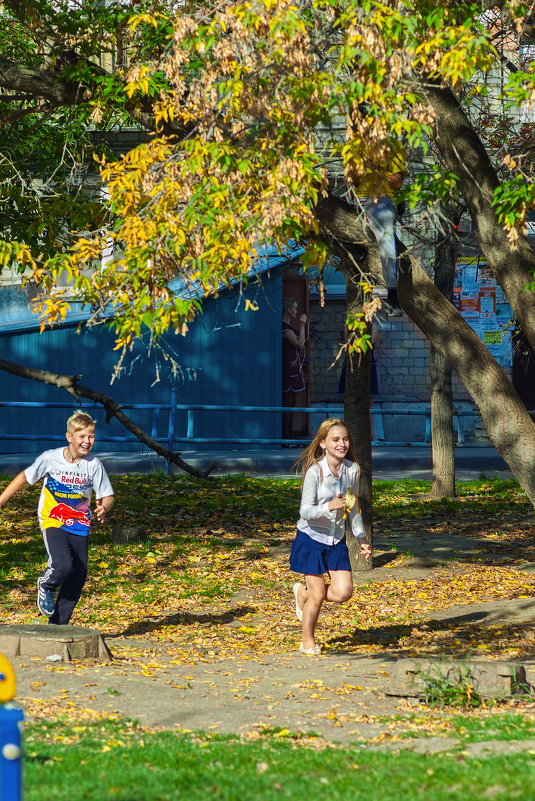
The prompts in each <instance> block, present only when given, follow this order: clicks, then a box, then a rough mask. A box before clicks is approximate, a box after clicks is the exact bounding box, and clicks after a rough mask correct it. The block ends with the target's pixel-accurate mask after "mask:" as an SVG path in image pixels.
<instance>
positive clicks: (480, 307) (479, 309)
mask: <svg viewBox="0 0 535 801" xmlns="http://www.w3.org/2000/svg"><path fill="white" fill-rule="evenodd" d="M453 302H454V305H455V306H456V307H457V308H458V309H459V311H460V313H461V315H462V316H463V317H464V319H465V320H466V322H467V323H468V325H470V326H471V328H473V329H474V331H475V332H476V334H477V335H478V336H479V338H480V339H481V340H482V342H484V343H485V345H486V346H487V348H488V349H489V351H490V352H491V353H492V355H493V356H494V358H495V359H496V361H497V362H498V364H499V365H500V366H501V367H505V368H508V367H509V368H510V367H512V364H513V347H512V342H511V329H510V328H509V327H508V323H509V321H510V319H511V317H512V314H513V311H512V309H511V306H510V305H509V303H508V302H507V298H506V297H505V295H504V292H503V290H502V288H501V287H500V285H499V284H498V283H497V281H496V279H495V278H494V276H493V274H492V271H491V270H490V268H489V267H488V266H487V264H486V263H485V262H481V261H479V259H478V258H477V257H475V258H473V259H471V258H463V259H462V260H459V261H458V262H457V265H456V268H455V285H454V290H453Z"/></svg>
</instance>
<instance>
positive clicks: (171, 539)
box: [0, 473, 535, 674]
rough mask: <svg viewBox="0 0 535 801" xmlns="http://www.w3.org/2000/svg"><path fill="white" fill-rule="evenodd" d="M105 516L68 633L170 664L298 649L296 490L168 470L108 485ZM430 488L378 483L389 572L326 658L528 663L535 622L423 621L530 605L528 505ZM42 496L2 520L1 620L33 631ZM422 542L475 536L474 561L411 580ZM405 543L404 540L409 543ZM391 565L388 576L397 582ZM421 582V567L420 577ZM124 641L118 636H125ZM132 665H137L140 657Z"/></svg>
mask: <svg viewBox="0 0 535 801" xmlns="http://www.w3.org/2000/svg"><path fill="white" fill-rule="evenodd" d="M113 483H114V487H115V490H116V493H117V502H116V507H115V511H114V513H113V518H112V519H110V521H108V523H107V524H106V525H105V526H104V527H102V528H97V527H95V529H94V531H93V532H92V534H91V540H92V544H91V547H90V563H89V579H88V582H87V584H86V587H85V590H84V594H83V597H82V600H81V602H80V604H79V606H78V608H77V610H76V612H75V617H74V618H73V621H72V622H73V623H75V624H78V625H83V626H90V627H97V628H99V629H100V630H101V631H103V632H105V633H106V634H107V635H108V636H109V637H110V638H113V637H115V638H118V639H117V644H116V645H115V644H114V642H113V639H110V640H109V642H110V645H111V647H112V649H113V651H114V655H116V656H119V657H123V658H124V659H129V660H130V664H134V663H136V664H139V666H140V669H141V670H142V671H143V672H145V673H146V672H147V671H148V672H149V674H150V671H155V670H157V669H158V660H157V659H156V660H155V661H154V662H152V663H151V662H150V660H149V661H147V660H144V661H143V660H141V657H139V654H140V653H141V651H140V649H138V650H136V648H135V647H130V646H128V645H127V642H128V638H129V637H130V638H134V639H136V640H139V639H147V640H150V641H152V642H156V643H158V644H159V645H160V646H163V645H165V647H166V648H167V657H168V658H171V659H172V660H176V663H180V664H188V663H192V664H193V663H196V662H199V661H206V662H211V661H215V660H219V659H221V658H229V657H230V658H232V657H236V656H239V657H241V658H243V657H245V658H246V657H247V656H248V655H250V656H253V655H262V654H269V653H277V654H280V653H291V652H293V651H294V650H295V648H296V647H297V645H298V643H299V634H300V632H299V629H298V626H297V622H296V620H295V615H294V609H293V603H292V602H291V599H292V594H291V586H292V583H293V582H294V581H295V575H294V574H292V573H291V572H290V570H289V567H288V554H289V550H290V544H291V540H292V538H293V535H294V530H295V519H296V516H297V511H298V506H299V491H300V487H299V481H298V480H297V479H294V478H285V479H266V478H247V477H244V476H234V477H217V478H212V479H210V480H209V481H201V480H197V479H193V478H191V477H180V478H178V479H176V478H172V477H169V476H166V475H165V474H163V473H161V474H153V475H148V476H142V475H130V476H116V477H114V479H113ZM429 488H430V485H429V483H428V482H423V481H420V482H415V481H406V482H377V483H376V486H375V521H376V522H375V529H376V538H377V540H378V541H380V542H381V543H382V550H381V551H378V550H376V552H375V556H374V558H375V564H376V565H378V566H381V565H382V566H383V567H384V568H385V569H383V570H382V571H381V577H380V578H376V576H375V575H374V573H372V574H370V576H371V577H370V578H369V579H368V577H366V580H365V581H364V582H363V583H361V582H359V583H358V584H357V587H356V590H355V593H354V596H353V598H352V600H351V601H350V602H348V603H347V604H344V605H343V606H326V607H325V608H324V611H323V612H322V615H321V618H320V624H319V628H318V635H319V640H320V642H321V643H322V645H323V648H324V650H326V651H331V652H336V651H339V652H351V653H362V654H367V653H383V654H385V656H386V655H388V656H409V655H410V656H437V655H440V656H443V655H444V656H445V655H447V656H453V657H468V656H472V655H484V656H485V657H489V656H490V657H502V658H504V657H517V656H518V657H521V658H527V657H530V656H532V655H533V652H534V649H535V645H534V642H533V639H534V638H535V625H531V624H524V623H522V624H520V623H515V624H513V623H511V624H500V625H489V626H484V627H483V626H479V625H476V624H474V623H471V622H465V623H456V624H455V625H454V624H452V623H451V622H448V621H447V620H434V619H431V618H430V617H429V615H430V614H432V613H433V612H436V611H437V610H444V609H447V608H448V607H452V606H463V605H465V604H473V603H478V602H484V601H491V600H495V599H496V600H498V599H511V598H526V599H529V598H531V597H532V595H533V582H532V577H531V575H530V573H529V567H530V563H531V562H532V561H535V559H534V555H535V554H534V544H533V541H532V525H533V517H532V511H531V510H530V504H529V501H528V499H527V498H526V496H525V494H524V493H523V492H521V491H520V490H519V488H518V485H517V484H516V482H515V481H513V480H510V481H488V480H480V481H475V482H462V483H460V484H459V485H458V497H457V498H456V499H441V500H437V499H431V498H430V497H429V496H428V495H427V494H426V493H428V491H429ZM37 496H38V489H37V488H35V487H33V488H27V489H26V490H25V491H23V492H21V493H19V494H18V495H17V496H15V497H14V498H13V499H12V501H11V502H10V504H9V505H8V507H6V508H5V509H4V511H3V515H2V517H1V522H0V526H1V528H0V531H1V538H0V565H1V567H0V589H1V591H2V596H3V598H4V601H5V603H4V609H5V612H4V618H3V619H4V622H6V623H29V622H32V621H33V622H35V621H36V620H38V619H39V618H37V617H36V610H35V597H34V596H35V589H34V588H35V580H36V577H37V575H38V573H39V572H40V570H42V569H43V566H44V551H43V545H42V541H41V538H40V534H39V531H38V528H37V524H36V520H35V512H34V510H35V507H36V503H37ZM118 524H121V525H128V524H135V525H140V524H141V525H143V527H145V528H146V531H147V533H148V534H149V539H148V541H147V542H139V543H134V544H128V545H120V546H119V545H113V544H112V543H111V536H110V534H111V527H112V525H118ZM400 532H404V533H405V534H407V535H410V537H411V538H413V541H414V543H415V544H416V543H417V542H418V541H419V540H421V539H422V538H425V537H426V536H429V535H431V534H435V535H436V534H440V533H442V532H447V534H448V535H449V536H450V537H451V536H455V535H458V536H459V542H460V543H462V542H463V541H464V540H465V538H467V537H468V538H476V543H475V544H476V545H477V547H476V548H474V549H472V550H471V551H470V552H469V553H468V552H464V553H463V551H462V550H461V549H460V550H459V552H457V553H455V552H453V553H452V555H451V558H450V559H449V560H448V562H447V563H442V564H440V565H437V566H436V567H434V568H432V569H429V570H427V571H425V572H424V574H422V575H421V577H411V575H412V574H411V572H410V570H409V571H408V572H404V571H403V568H404V567H407V568H409V567H410V566H411V563H412V555H411V552H410V551H408V550H407V551H405V552H400V551H399V550H398V549H396V547H395V546H393V549H392V550H389V547H388V542H389V538H391V539H392V542H393V543H394V540H395V537H396V535H397V534H399V533H400ZM404 542H406V540H404ZM390 570H392V577H391V578H390V577H389V575H390ZM413 572H414V571H413ZM125 638H126V639H125ZM138 657H139V658H138Z"/></svg>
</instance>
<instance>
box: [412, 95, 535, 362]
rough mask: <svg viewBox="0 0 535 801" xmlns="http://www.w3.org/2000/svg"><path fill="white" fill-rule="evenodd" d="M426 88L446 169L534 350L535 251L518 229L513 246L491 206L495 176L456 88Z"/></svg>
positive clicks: (496, 180) (497, 183)
mask: <svg viewBox="0 0 535 801" xmlns="http://www.w3.org/2000/svg"><path fill="white" fill-rule="evenodd" d="M426 93H427V96H428V99H429V101H430V103H431V104H432V106H433V108H434V110H435V113H436V118H437V119H436V136H435V137H434V139H435V142H436V144H437V147H438V148H439V150H440V153H441V155H442V158H443V159H444V161H445V163H446V166H447V168H448V169H449V170H451V171H452V172H454V173H455V174H456V175H457V176H458V177H459V187H460V190H461V192H462V194H463V197H464V199H465V201H466V205H467V207H468V211H469V213H470V217H471V219H472V222H473V223H474V225H475V227H476V231H477V238H478V241H479V245H480V247H481V250H482V251H483V253H484V254H485V257H486V259H487V263H488V265H489V267H490V268H491V269H492V272H493V273H494V276H495V277H496V280H497V281H498V282H499V283H500V285H501V286H502V288H503V291H504V292H505V295H506V297H507V300H508V301H509V303H510V304H511V306H512V308H513V312H514V314H515V317H516V319H517V320H518V322H519V324H520V326H521V328H522V330H523V331H524V332H525V334H526V337H527V339H528V341H529V343H530V345H531V347H532V348H534V349H535V292H526V291H525V290H524V289H523V287H524V286H525V285H526V284H528V283H531V281H533V273H534V272H535V252H534V251H533V249H532V248H531V246H530V244H529V242H528V240H527V239H526V237H525V236H523V235H522V234H521V233H520V236H519V239H518V243H517V247H516V248H515V250H512V249H511V246H510V244H509V242H508V240H507V234H506V232H505V230H504V228H503V225H501V224H500V223H499V222H498V219H497V217H496V214H495V212H494V209H493V208H492V205H491V201H492V198H493V195H494V190H495V189H496V188H497V187H498V186H499V185H500V181H499V178H498V175H497V173H496V170H495V169H494V167H493V166H492V163H491V161H490V159H489V156H488V153H487V151H486V150H485V148H484V146H483V143H482V142H481V139H480V138H479V136H478V134H477V133H476V131H475V130H474V129H473V127H472V125H471V123H470V120H469V119H468V117H467V116H466V114H465V113H464V111H463V109H462V108H461V105H460V103H459V101H458V100H457V98H456V96H455V95H454V93H453V92H452V91H451V89H449V88H447V87H446V88H445V87H440V86H433V85H432V83H431V82H429V83H428V84H427V85H426Z"/></svg>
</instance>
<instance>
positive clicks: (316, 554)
mask: <svg viewBox="0 0 535 801" xmlns="http://www.w3.org/2000/svg"><path fill="white" fill-rule="evenodd" d="M290 570H293V571H294V573H303V574H304V575H305V576H321V575H323V574H324V573H329V572H330V571H331V570H351V564H350V562H349V552H348V550H347V545H346V542H345V539H344V540H340V542H337V543H336V545H324V544H323V543H322V542H316V540H313V539H312V537H309V536H308V534H305V533H304V532H303V531H299V529H297V535H296V537H295V540H294V541H293V545H292V551H291V553H290Z"/></svg>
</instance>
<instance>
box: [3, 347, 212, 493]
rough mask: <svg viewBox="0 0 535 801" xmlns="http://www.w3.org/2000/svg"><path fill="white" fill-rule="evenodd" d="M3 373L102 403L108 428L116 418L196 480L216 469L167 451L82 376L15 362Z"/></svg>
mask: <svg viewBox="0 0 535 801" xmlns="http://www.w3.org/2000/svg"><path fill="white" fill-rule="evenodd" d="M0 370H4V371H6V372H8V373H12V374H13V375H18V376H21V377H22V378H31V379H33V380H34V381H40V382H41V383H43V384H51V385H53V386H55V387H58V388H59V389H65V390H66V391H67V392H69V393H70V394H71V395H73V397H74V398H75V399H76V402H77V403H78V404H79V403H80V397H82V398H89V399H90V400H92V401H95V402H96V403H100V404H101V405H102V406H103V407H104V409H105V410H106V424H108V423H109V421H110V420H111V418H112V417H115V418H116V419H117V420H118V421H119V422H120V423H121V424H122V425H123V426H124V427H125V428H126V429H128V431H130V432H131V433H132V434H134V436H136V437H137V438H138V439H139V441H140V442H143V444H144V445H147V446H148V447H149V448H150V449H151V450H153V451H154V452H155V453H157V454H158V456H161V457H162V458H164V459H165V460H166V462H167V463H168V464H169V465H170V464H174V465H175V466H176V467H179V468H180V469H181V470H184V472H185V473H189V474H190V475H192V476H195V477H196V478H207V477H208V476H209V474H210V473H211V472H212V470H213V469H214V466H215V464H214V463H212V464H211V465H210V466H209V467H208V468H207V469H206V470H198V469H197V468H196V467H193V465H190V464H188V463H187V462H185V461H184V460H183V459H182V458H181V457H180V455H179V454H178V453H177V452H176V451H172V450H169V448H165V447H164V446H163V445H161V444H160V443H159V442H157V441H156V440H154V439H152V437H149V436H148V434H146V433H145V432H144V431H143V429H141V428H140V427H139V426H138V425H136V424H135V423H134V422H133V421H132V420H131V419H130V418H129V417H128V415H126V414H125V413H124V412H123V411H122V410H121V405H120V404H118V403H116V402H115V401H114V400H113V398H111V397H110V396H109V395H106V394H105V393H104V392H99V391H97V390H94V389H90V388H89V387H83V386H81V385H80V384H79V383H78V381H79V380H80V378H81V377H82V376H81V375H61V374H59V373H51V372H49V371H48V370H39V369H38V368H35V367H24V366H22V365H19V364H15V363H13V362H8V361H6V360H5V359H0Z"/></svg>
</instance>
